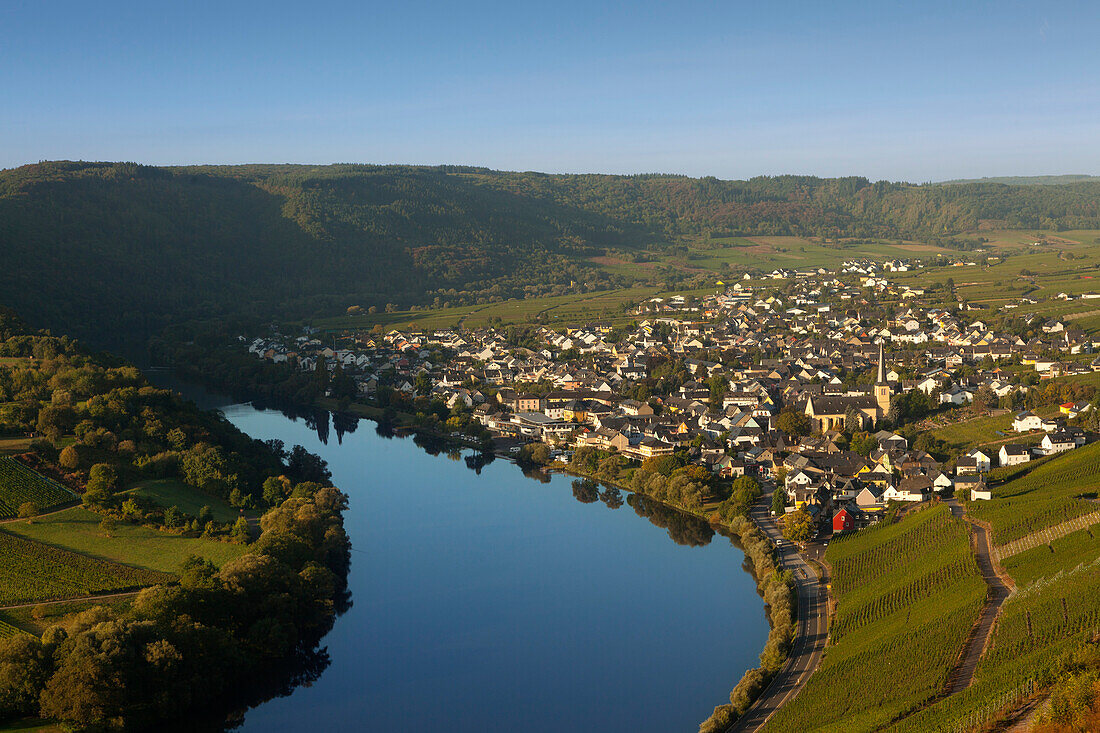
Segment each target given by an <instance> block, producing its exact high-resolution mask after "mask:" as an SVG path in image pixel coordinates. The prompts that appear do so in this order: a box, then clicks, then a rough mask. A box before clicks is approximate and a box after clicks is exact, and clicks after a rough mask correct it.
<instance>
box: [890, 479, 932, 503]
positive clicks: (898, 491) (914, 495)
mask: <svg viewBox="0 0 1100 733" xmlns="http://www.w3.org/2000/svg"><path fill="white" fill-rule="evenodd" d="M931 494H932V482H931V481H930V480H929V479H928V477H927V476H909V477H908V478H903V479H902V480H901V483H899V484H898V485H897V487H892V488H889V489H886V491H884V492H883V494H882V495H883V497H884V498H885V499H886V500H887V501H889V500H890V499H896V500H898V501H925V500H927V499H928V498H929V496H930V495H931Z"/></svg>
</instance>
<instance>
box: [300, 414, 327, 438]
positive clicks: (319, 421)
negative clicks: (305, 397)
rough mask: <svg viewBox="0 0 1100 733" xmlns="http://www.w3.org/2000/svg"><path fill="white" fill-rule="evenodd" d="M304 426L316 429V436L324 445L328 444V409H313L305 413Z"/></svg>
mask: <svg viewBox="0 0 1100 733" xmlns="http://www.w3.org/2000/svg"><path fill="white" fill-rule="evenodd" d="M304 417H305V421H306V427H308V428H309V429H310V430H316V431H317V437H318V438H319V439H320V441H321V442H322V443H323V444H324V445H328V431H329V414H328V410H313V411H312V412H310V413H309V414H307V415H305V416H304Z"/></svg>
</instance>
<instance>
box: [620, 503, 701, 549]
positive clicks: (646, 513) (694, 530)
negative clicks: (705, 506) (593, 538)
mask: <svg viewBox="0 0 1100 733" xmlns="http://www.w3.org/2000/svg"><path fill="white" fill-rule="evenodd" d="M626 503H627V504H629V505H630V506H631V508H633V509H634V513H635V514H637V515H638V516H639V517H645V518H646V519H648V520H649V521H650V522H652V523H653V524H656V525H657V526H658V527H662V528H664V529H667V530H668V536H669V537H671V538H672V541H673V542H675V543H676V544H678V545H688V546H689V547H702V546H703V545H708V544H710V541H711V539H712V538H713V537H714V528H713V527H711V526H710V524H708V523H707V522H704V521H703V520H702V519H699V518H698V517H692V516H689V515H687V514H684V513H683V512H678V511H676V510H675V509H672V508H670V507H667V506H665V505H664V504H661V503H659V502H657V501H654V500H653V499H650V498H649V497H648V496H645V495H644V494H630V495H629V496H627V497H626Z"/></svg>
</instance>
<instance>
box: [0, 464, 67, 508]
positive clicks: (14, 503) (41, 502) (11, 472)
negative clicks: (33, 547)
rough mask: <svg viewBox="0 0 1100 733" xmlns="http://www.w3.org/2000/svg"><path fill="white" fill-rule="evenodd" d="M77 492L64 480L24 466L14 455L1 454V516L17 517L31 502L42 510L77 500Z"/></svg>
mask: <svg viewBox="0 0 1100 733" xmlns="http://www.w3.org/2000/svg"><path fill="white" fill-rule="evenodd" d="M76 499H77V496H76V494H74V493H73V492H71V491H69V490H68V489H66V488H65V487H64V486H62V485H61V484H59V483H57V482H56V481H53V480H51V479H48V478H46V477H45V476H43V475H42V474H40V473H38V472H37V471H33V470H31V469H29V468H27V467H26V466H24V465H23V464H22V463H20V462H19V461H17V460H15V459H14V458H12V457H10V456H0V519H8V518H11V517H15V516H17V515H18V513H19V507H20V506H22V505H23V504H25V503H27V502H30V503H32V504H34V505H35V507H37V509H38V511H40V512H41V511H47V510H49V509H53V508H54V507H58V506H62V505H64V504H69V503H72V502H73V501H76Z"/></svg>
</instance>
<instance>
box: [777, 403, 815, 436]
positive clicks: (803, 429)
mask: <svg viewBox="0 0 1100 733" xmlns="http://www.w3.org/2000/svg"><path fill="white" fill-rule="evenodd" d="M775 426H776V427H777V428H779V430H780V431H782V432H784V433H787V434H788V435H809V434H810V431H811V430H812V427H813V426H812V423H811V422H810V416H809V415H807V414H806V413H804V412H800V411H798V410H794V409H791V408H787V409H785V410H783V411H782V412H781V413H779V418H778V419H777V420H776V421H775Z"/></svg>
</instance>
